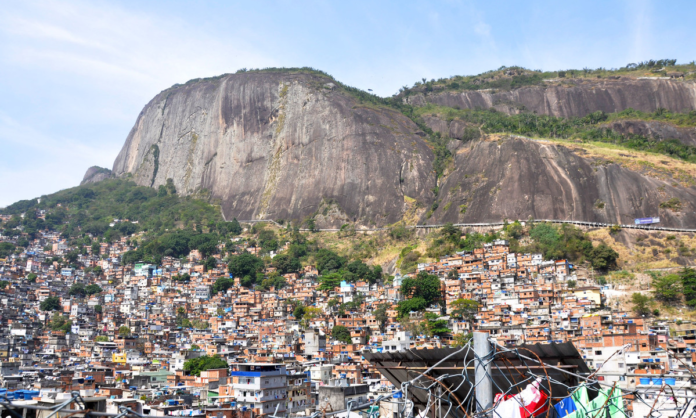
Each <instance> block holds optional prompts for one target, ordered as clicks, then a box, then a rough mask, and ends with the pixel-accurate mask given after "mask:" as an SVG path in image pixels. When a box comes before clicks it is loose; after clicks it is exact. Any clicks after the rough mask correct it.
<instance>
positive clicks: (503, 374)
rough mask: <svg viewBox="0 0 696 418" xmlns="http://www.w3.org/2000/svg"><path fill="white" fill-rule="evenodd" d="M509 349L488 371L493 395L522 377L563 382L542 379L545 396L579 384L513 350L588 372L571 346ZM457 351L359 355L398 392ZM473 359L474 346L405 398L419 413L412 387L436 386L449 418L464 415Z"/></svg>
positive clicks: (469, 404) (471, 405) (419, 397)
mask: <svg viewBox="0 0 696 418" xmlns="http://www.w3.org/2000/svg"><path fill="white" fill-rule="evenodd" d="M510 349H511V350H513V351H508V352H500V351H502V350H501V349H498V351H499V353H498V354H497V355H496V361H495V362H494V365H493V366H492V370H491V375H492V377H493V391H494V393H499V392H507V391H508V390H509V389H510V388H511V387H513V386H515V384H517V383H519V382H522V381H525V379H530V380H533V376H544V377H545V376H546V375H548V376H549V377H550V378H551V379H552V380H554V381H558V382H562V383H563V384H557V383H553V384H552V385H551V387H550V388H549V384H548V381H547V380H546V379H544V382H543V383H542V386H543V387H544V388H545V389H546V391H547V392H548V391H549V389H550V391H551V394H552V396H553V397H554V398H557V397H563V396H568V395H569V394H568V390H567V388H566V386H565V385H568V386H575V385H577V383H578V382H577V378H575V377H573V376H570V375H568V374H566V373H563V372H561V371H559V370H554V369H549V368H546V369H544V368H543V367H541V366H539V364H538V363H536V362H534V361H530V360H524V359H521V358H520V357H518V356H517V351H515V350H518V351H519V353H520V354H521V355H524V356H527V357H530V358H535V359H536V357H537V356H538V357H539V358H540V359H541V361H542V362H543V363H545V364H548V365H552V366H556V367H560V368H563V369H565V370H568V371H570V372H573V373H576V374H580V375H581V376H587V375H589V374H590V369H589V368H588V367H587V365H586V364H585V361H584V360H583V359H582V356H581V355H580V353H579V352H578V351H577V349H576V348H575V346H574V345H573V344H572V343H561V344H557V343H550V344H533V345H522V346H515V347H512V348H510ZM458 350H459V349H458V348H439V349H430V350H408V351H402V352H395V353H372V352H364V353H363V356H364V357H365V359H367V360H368V361H369V362H370V363H372V364H373V365H374V366H375V367H377V369H378V370H379V371H380V372H381V373H382V374H383V375H384V376H385V377H386V378H387V379H389V381H391V382H392V383H393V384H394V385H395V386H396V387H397V388H401V384H402V383H403V382H407V381H410V380H411V379H414V378H415V377H417V376H418V375H419V374H421V373H423V372H424V371H425V370H427V369H428V368H429V367H432V366H433V365H435V364H437V363H438V362H439V361H441V360H442V359H444V358H446V357H447V356H448V355H450V354H452V353H455V352H457V351H458ZM532 353H534V354H532ZM535 354H536V356H535ZM505 359H507V360H505ZM473 360H474V353H473V348H472V349H471V350H465V351H462V352H461V353H458V354H455V355H453V356H452V357H451V358H448V359H447V360H446V361H444V362H442V363H441V364H439V365H438V366H437V367H436V368H434V369H433V370H431V371H430V373H428V375H429V376H430V378H434V379H428V378H421V379H419V380H418V381H417V382H414V383H415V386H411V387H410V388H409V395H410V398H411V399H412V400H413V401H414V403H415V404H416V407H419V408H420V409H422V408H424V407H425V405H426V404H427V401H428V393H427V391H425V390H423V389H418V388H417V387H416V386H420V387H428V386H430V385H435V386H438V385H439V386H440V390H441V393H442V396H444V397H445V399H447V398H449V399H450V400H451V402H452V404H453V405H454V406H453V408H452V411H451V415H450V416H456V417H464V416H465V413H464V412H463V411H462V410H461V409H459V404H460V403H461V404H462V405H463V406H464V408H466V409H467V410H468V411H472V410H474V409H475V402H474V400H475V399H474V396H473V391H472V384H471V383H472V382H473V381H474V362H473ZM465 365H466V366H467V370H466V373H465V375H463V370H464V366H465ZM445 375H447V377H444V378H443V379H439V378H440V377H442V376H445ZM465 376H466V377H465ZM435 379H437V380H440V381H441V382H442V384H439V383H437V382H435ZM525 386H526V384H522V385H519V386H517V387H519V390H522V389H524V387H525ZM514 393H517V388H515V389H514ZM445 404H446V402H443V410H444V411H446V410H447V406H446V405H445ZM455 409H457V410H455ZM444 411H443V414H444Z"/></svg>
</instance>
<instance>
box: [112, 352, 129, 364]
mask: <svg viewBox="0 0 696 418" xmlns="http://www.w3.org/2000/svg"><path fill="white" fill-rule="evenodd" d="M111 361H113V362H114V363H119V364H126V353H111Z"/></svg>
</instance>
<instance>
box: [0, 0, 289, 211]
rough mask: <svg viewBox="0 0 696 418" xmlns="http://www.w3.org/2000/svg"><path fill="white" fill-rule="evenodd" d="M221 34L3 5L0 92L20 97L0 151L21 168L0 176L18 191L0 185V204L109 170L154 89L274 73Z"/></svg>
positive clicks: (66, 6)
mask: <svg viewBox="0 0 696 418" xmlns="http://www.w3.org/2000/svg"><path fill="white" fill-rule="evenodd" d="M226 35H227V36H226V37H217V36H214V34H211V33H208V32H206V30H205V27H203V26H200V25H196V24H194V23H192V22H189V21H188V20H186V19H185V18H183V17H177V16H165V15H151V14H147V13H143V12H135V11H133V10H128V9H124V8H122V7H119V6H117V5H115V4H112V3H106V2H86V1H82V0H74V1H72V0H71V1H60V2H59V1H47V2H44V1H42V2H35V1H28V2H21V3H14V4H9V5H8V4H6V5H3V13H2V14H0V67H2V69H0V72H2V73H3V75H5V77H3V78H4V80H2V81H0V90H12V89H16V91H17V93H18V94H20V92H21V93H22V95H21V96H17V100H16V101H17V102H19V103H22V102H23V104H22V105H17V104H15V103H13V106H11V107H9V106H5V107H3V108H0V146H2V148H3V149H5V150H9V149H11V150H12V153H13V156H15V157H16V161H23V162H24V164H4V165H3V167H2V168H0V183H3V184H6V185H13V184H18V183H19V184H22V185H23V186H22V187H14V186H8V187H3V188H2V193H0V206H3V205H6V204H8V203H11V202H13V201H16V200H19V199H26V198H31V197H35V196H36V195H38V194H40V193H48V192H51V191H55V190H57V189H59V188H65V187H69V186H72V185H77V184H78V183H79V181H80V180H81V178H82V175H83V174H84V171H85V169H86V168H88V167H89V166H91V165H95V164H97V165H103V166H106V167H110V166H111V164H112V162H113V160H114V158H115V157H116V154H117V153H118V150H119V149H120V147H121V145H122V144H123V141H124V140H125V137H126V135H127V133H128V129H129V128H130V126H129V125H130V124H132V123H133V122H134V120H135V117H136V116H137V114H138V112H139V111H140V109H141V108H142V106H143V105H144V104H145V103H146V102H147V101H148V100H149V99H150V98H152V97H153V96H154V95H155V94H156V93H158V92H159V91H161V90H163V89H164V88H167V87H169V86H171V85H172V84H175V83H181V82H184V81H187V80H189V79H191V78H196V77H204V76H211V75H217V74H221V73H225V72H230V71H234V70H236V69H237V68H240V67H265V66H273V65H276V62H275V60H274V59H273V57H272V55H267V54H264V53H261V52H259V50H258V49H257V48H255V47H254V45H253V44H252V43H250V42H248V41H247V39H245V38H244V37H238V36H235V35H234V34H229V33H228V34H226ZM28 74H32V75H36V76H35V77H31V76H28ZM9 80H14V81H15V82H14V83H12V82H10V81H9ZM3 83H5V85H4V86H3ZM100 127H101V128H100ZM114 127H117V129H118V131H114ZM28 166H30V167H31V168H27V167H28ZM19 179H21V180H19Z"/></svg>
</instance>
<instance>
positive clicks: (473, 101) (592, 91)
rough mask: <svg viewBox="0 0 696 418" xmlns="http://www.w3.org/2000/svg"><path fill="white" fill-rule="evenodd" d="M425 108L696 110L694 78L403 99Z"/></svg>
mask: <svg viewBox="0 0 696 418" xmlns="http://www.w3.org/2000/svg"><path fill="white" fill-rule="evenodd" d="M403 100H404V101H405V102H406V103H409V104H411V105H414V106H422V105H425V104H427V103H433V104H436V105H439V106H447V107H453V108H460V109H474V108H483V109H489V108H495V109H497V110H498V111H501V112H505V113H508V114H515V113H521V112H533V113H537V114H544V115H553V116H559V117H582V116H585V115H587V114H588V113H592V112H596V111H598V110H601V111H603V112H605V113H614V112H620V111H622V110H625V109H627V108H629V107H631V108H633V109H636V110H640V111H643V112H654V111H655V110H657V109H658V108H664V109H669V110H672V111H678V112H684V111H690V110H694V109H696V82H694V81H684V80H676V79H675V80H663V79H653V80H646V79H631V78H625V77H623V78H620V79H599V80H592V79H571V80H562V81H561V80H555V81H550V82H546V83H545V84H544V85H539V86H529V87H522V88H518V89H512V90H504V89H500V90H496V89H486V90H464V91H451V90H448V91H439V92H438V91H434V92H431V93H424V92H422V93H417V94H413V95H409V96H406V97H404V98H403Z"/></svg>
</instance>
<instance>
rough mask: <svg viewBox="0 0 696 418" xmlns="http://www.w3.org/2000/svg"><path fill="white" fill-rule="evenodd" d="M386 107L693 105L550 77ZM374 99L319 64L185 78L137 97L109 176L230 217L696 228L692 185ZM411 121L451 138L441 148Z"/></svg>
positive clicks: (669, 94)
mask: <svg viewBox="0 0 696 418" xmlns="http://www.w3.org/2000/svg"><path fill="white" fill-rule="evenodd" d="M395 101H401V102H406V103H407V104H409V105H411V106H421V105H424V104H428V103H433V104H437V105H440V106H449V107H453V108H459V109H464V108H474V107H482V108H490V107H493V108H496V109H498V110H500V111H503V112H507V113H510V114H514V113H517V112H522V111H525V112H537V113H547V114H550V115H555V116H561V117H571V116H584V115H585V114H587V113H591V112H594V111H597V110H602V111H605V112H616V111H619V110H623V109H625V108H628V107H633V108H634V109H637V110H642V111H646V112H650V111H653V110H655V109H657V108H666V109H670V110H675V111H686V110H693V109H696V87H695V84H694V82H693V81H684V80H657V81H656V80H636V79H617V80H600V81H595V80H561V81H558V80H556V81H552V82H545V83H544V84H543V85H534V86H525V87H522V88H517V89H511V90H504V91H503V90H501V91H475V90H470V91H457V92H453V91H432V92H418V93H416V94H411V95H408V96H405V97H397V99H395ZM385 103H386V104H380V103H379V102H374V101H365V100H362V98H361V96H360V95H359V94H355V92H354V91H352V90H351V89H350V88H346V87H345V86H343V85H341V84H340V83H338V82H336V81H335V80H333V79H332V78H330V77H328V76H325V75H322V74H320V73H318V72H306V71H287V70H278V71H258V72H243V73H238V74H231V75H224V76H221V77H216V78H212V79H203V80H194V81H191V82H189V83H186V84H185V85H177V86H174V87H172V88H170V89H168V90H165V91H163V92H162V93H160V94H158V95H157V96H156V97H155V98H154V99H152V100H151V101H150V103H148V104H147V105H146V106H145V108H144V109H143V110H142V112H141V113H140V115H139V116H138V118H137V121H136V123H135V126H134V127H133V129H132V130H131V132H130V134H129V135H128V138H127V139H126V143H125V144H124V146H123V149H122V150H121V152H120V153H119V155H118V157H117V158H116V161H115V162H114V166H113V174H114V175H115V176H121V177H124V176H125V177H130V178H132V179H133V180H134V181H135V182H136V183H138V184H140V185H146V186H150V187H159V186H161V185H164V184H165V183H166V182H167V179H172V180H173V183H174V185H175V187H176V189H177V191H178V192H179V193H182V194H195V193H199V192H202V191H206V192H208V193H209V195H210V196H211V197H212V199H215V200H217V201H219V202H220V204H221V207H222V210H223V213H224V215H225V216H226V218H227V219H231V218H232V217H236V218H238V219H240V220H251V219H276V220H277V219H283V220H294V221H302V220H304V219H307V218H309V217H313V218H315V220H316V221H317V224H318V225H320V226H340V225H342V224H343V223H347V222H357V223H358V224H361V225H375V226H381V225H386V224H390V223H393V222H396V221H399V220H402V219H403V220H406V221H407V222H409V223H413V222H418V223H440V222H447V221H451V222H458V221H459V222H484V221H500V220H502V219H503V218H507V219H527V218H528V217H530V216H531V217H534V218H548V219H575V220H589V221H600V222H620V223H632V221H633V219H634V218H636V217H644V216H657V215H658V214H659V215H660V216H662V217H663V224H664V225H670V226H687V225H688V226H691V227H693V226H694V225H696V222H695V221H696V215H694V208H696V188H694V184H696V182H695V181H693V179H691V180H689V179H687V180H685V179H684V178H683V177H682V178H680V179H679V180H678V181H677V180H672V179H670V178H666V177H665V176H664V175H655V173H654V170H653V171H651V170H647V169H642V168H641V166H639V165H631V166H627V165H622V164H620V163H617V162H614V161H611V160H606V159H603V160H602V159H600V160H598V159H597V158H596V157H589V156H587V155H583V154H582V153H580V152H578V151H577V150H574V149H571V148H568V147H564V146H562V145H558V144H552V143H544V142H538V141H533V140H526V139H520V138H512V137H507V136H504V135H503V136H496V137H495V138H492V137H491V136H486V135H481V136H479V135H476V136H478V139H475V140H470V141H468V142H467V140H466V138H465V137H467V135H468V134H467V132H469V133H470V130H471V129H472V128H471V127H470V126H467V125H466V124H463V123H459V122H457V121H456V120H455V121H452V120H444V119H439V118H434V117H430V118H428V117H424V118H421V119H419V120H416V119H414V120H415V121H416V122H418V123H419V124H420V125H419V124H416V123H414V120H412V119H413V117H412V116H411V117H407V116H406V115H407V114H408V112H402V111H400V110H403V109H401V108H400V107H399V106H400V105H393V106H390V105H389V103H387V102H385ZM612 123H614V124H616V126H615V129H616V130H617V131H621V130H623V131H625V132H627V133H630V132H648V131H649V132H651V135H652V134H654V133H658V134H660V133H663V134H665V135H667V136H668V137H675V133H676V134H678V135H681V136H682V137H683V142H685V143H694V141H693V138H694V136H693V132H691V131H690V130H688V129H686V130H685V129H681V128H679V129H678V128H675V127H673V126H671V125H666V124H660V123H657V122H655V123H652V124H651V123H647V122H641V123H638V122H635V123H633V124H631V123H628V122H626V121H614V122H612ZM670 129H672V130H674V132H672V131H670ZM424 130H425V131H428V132H433V133H437V132H440V133H442V135H444V136H445V137H447V138H461V139H464V140H461V141H460V140H456V139H453V140H449V143H447V141H445V142H443V141H440V140H439V139H438V138H440V136H438V137H437V138H436V137H434V136H432V134H429V133H427V132H424ZM431 130H432V131H431ZM438 135H440V134H438ZM680 138H681V137H680ZM442 165H445V166H446V169H445V170H444V172H442V173H441V174H442V175H441V176H439V177H438V173H439V172H441V171H442V170H441V169H439V168H438V167H440V166H442ZM90 170H91V169H90ZM88 174H90V173H89V172H88ZM91 178H96V177H95V176H94V175H86V176H85V180H84V181H87V180H88V179H91ZM670 199H671V200H670ZM667 201H670V202H672V203H673V204H665V202H667ZM675 202H678V204H676V203H675Z"/></svg>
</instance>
